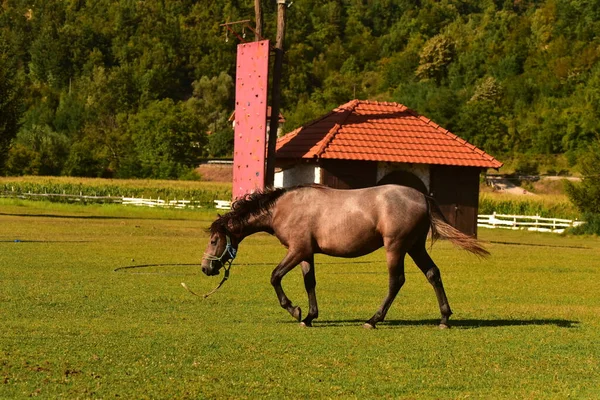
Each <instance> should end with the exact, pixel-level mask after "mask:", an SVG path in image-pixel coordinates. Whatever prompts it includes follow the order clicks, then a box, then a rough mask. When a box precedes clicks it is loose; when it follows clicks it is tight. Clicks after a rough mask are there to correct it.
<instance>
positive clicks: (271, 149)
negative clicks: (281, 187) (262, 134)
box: [265, 0, 287, 187]
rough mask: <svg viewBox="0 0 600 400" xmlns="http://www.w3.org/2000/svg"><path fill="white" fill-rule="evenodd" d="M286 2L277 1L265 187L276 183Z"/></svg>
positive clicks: (283, 0) (284, 0)
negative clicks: (276, 152) (276, 148)
mask: <svg viewBox="0 0 600 400" xmlns="http://www.w3.org/2000/svg"><path fill="white" fill-rule="evenodd" d="M286 9H287V4H286V0H277V38H276V41H275V48H274V51H275V62H274V64H273V87H272V91H271V121H270V124H269V146H268V148H267V172H266V174H265V186H267V187H269V186H273V183H274V182H275V147H276V146H277V129H278V128H279V103H280V102H281V75H282V69H283V39H284V36H285V11H286Z"/></svg>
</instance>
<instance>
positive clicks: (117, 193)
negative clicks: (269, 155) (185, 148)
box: [0, 177, 231, 207]
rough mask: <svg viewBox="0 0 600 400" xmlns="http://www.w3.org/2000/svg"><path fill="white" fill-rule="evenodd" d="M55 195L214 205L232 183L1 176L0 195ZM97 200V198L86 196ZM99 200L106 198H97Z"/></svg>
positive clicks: (55, 198) (228, 192) (60, 198)
mask: <svg viewBox="0 0 600 400" xmlns="http://www.w3.org/2000/svg"><path fill="white" fill-rule="evenodd" d="M28 193H32V194H53V195H71V196H99V197H105V196H106V197H144V198H153V199H157V198H160V199H163V200H174V199H177V200H190V201H192V202H193V203H194V204H196V205H200V206H203V207H213V206H214V203H213V201H214V200H218V199H220V200H223V199H230V198H231V185H227V184H215V183H205V182H179V181H151V180H139V181H138V180H123V181H121V180H112V179H77V178H31V177H28V178H0V195H2V196H5V197H17V196H23V195H27V194H28ZM48 199H49V200H52V201H60V202H68V201H72V200H73V198H72V197H69V196H53V197H49V198H48ZM85 201H87V202H94V199H85ZM97 201H103V199H98V200H97Z"/></svg>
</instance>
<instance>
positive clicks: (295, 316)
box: [292, 306, 302, 321]
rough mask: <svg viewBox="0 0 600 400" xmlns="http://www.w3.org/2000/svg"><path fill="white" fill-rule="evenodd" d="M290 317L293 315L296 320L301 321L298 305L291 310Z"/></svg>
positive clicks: (300, 311) (300, 310)
mask: <svg viewBox="0 0 600 400" xmlns="http://www.w3.org/2000/svg"><path fill="white" fill-rule="evenodd" d="M292 317H294V318H295V319H296V321H302V309H301V308H300V307H298V306H296V307H294V309H293V310H292Z"/></svg>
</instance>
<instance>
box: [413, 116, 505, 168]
mask: <svg viewBox="0 0 600 400" xmlns="http://www.w3.org/2000/svg"><path fill="white" fill-rule="evenodd" d="M405 107H406V106H405ZM406 111H407V112H408V113H410V114H412V115H413V116H415V117H416V118H418V119H419V120H421V121H423V122H424V123H426V124H427V125H429V126H431V127H432V128H434V129H435V130H437V131H440V132H441V133H443V134H444V135H446V136H448V137H449V138H450V139H452V140H455V141H457V142H459V143H460V144H462V145H463V146H465V147H466V148H467V149H469V150H471V152H473V153H475V154H478V155H480V156H481V157H483V158H487V159H488V160H490V161H492V160H493V161H497V162H498V163H499V164H500V165H499V166H498V168H500V167H501V166H502V163H501V162H500V161H498V160H497V159H495V158H494V156H492V155H491V154H488V153H486V152H485V151H483V150H481V149H480V148H478V147H477V146H475V145H474V144H472V143H470V142H469V141H467V140H465V139H463V138H461V137H460V136H458V135H456V134H454V133H452V132H450V131H449V130H448V129H446V128H442V127H441V126H440V125H438V124H437V123H435V122H433V121H432V120H430V119H429V118H427V117H425V116H423V115H421V114H419V113H418V112H416V111H415V110H413V109H412V108H409V107H406ZM477 150H479V151H477Z"/></svg>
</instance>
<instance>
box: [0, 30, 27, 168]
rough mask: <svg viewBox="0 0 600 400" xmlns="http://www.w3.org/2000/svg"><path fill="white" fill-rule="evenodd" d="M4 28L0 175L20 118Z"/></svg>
mask: <svg viewBox="0 0 600 400" xmlns="http://www.w3.org/2000/svg"><path fill="white" fill-rule="evenodd" d="M14 67H15V63H14V62H13V61H12V60H11V55H10V53H9V49H8V44H7V43H6V38H5V37H4V30H0V175H1V174H2V173H3V172H4V167H5V161H6V157H7V155H8V150H9V146H10V143H11V141H12V139H13V138H14V137H15V136H16V135H17V132H18V129H19V119H20V118H21V112H22V110H21V98H20V96H21V94H20V87H19V83H18V82H17V79H16V74H15V68H14Z"/></svg>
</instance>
